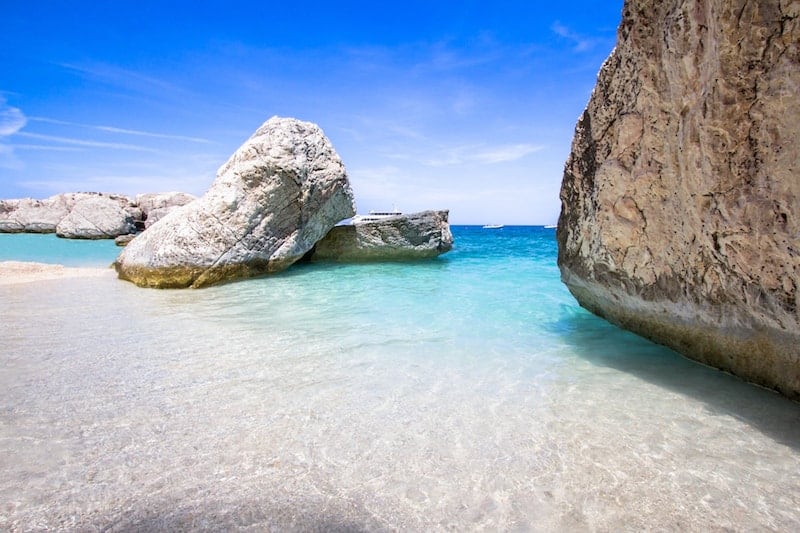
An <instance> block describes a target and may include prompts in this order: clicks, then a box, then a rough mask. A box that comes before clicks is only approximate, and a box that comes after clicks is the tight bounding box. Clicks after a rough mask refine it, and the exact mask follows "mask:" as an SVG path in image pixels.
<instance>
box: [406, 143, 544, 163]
mask: <svg viewBox="0 0 800 533" xmlns="http://www.w3.org/2000/svg"><path fill="white" fill-rule="evenodd" d="M543 148H544V147H543V146H540V145H536V144H526V143H522V144H505V145H497V146H485V145H475V144H472V145H463V146H456V147H453V148H446V149H442V150H440V151H439V152H438V153H437V154H436V155H435V156H433V157H428V158H421V159H420V162H421V163H423V164H425V165H427V166H432V167H449V166H457V165H466V164H480V165H492V164H497V163H508V162H510V161H517V160H518V159H522V158H523V157H526V156H528V155H530V154H532V153H535V152H538V151H540V150H542V149H543Z"/></svg>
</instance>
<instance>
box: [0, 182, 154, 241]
mask: <svg viewBox="0 0 800 533" xmlns="http://www.w3.org/2000/svg"><path fill="white" fill-rule="evenodd" d="M137 217H141V211H140V210H139V209H138V208H137V207H136V206H135V205H133V204H132V202H131V199H130V198H128V197H127V196H122V195H118V194H104V193H64V194H58V195H55V196H51V197H50V198H46V199H44V200H33V199H30V198H23V199H18V200H0V233H57V234H58V235H59V236H60V237H69V238H78V239H109V238H110V239H113V238H114V237H116V236H117V235H121V234H124V233H131V232H133V231H136V228H135V226H134V220H135V219H136V218H137Z"/></svg>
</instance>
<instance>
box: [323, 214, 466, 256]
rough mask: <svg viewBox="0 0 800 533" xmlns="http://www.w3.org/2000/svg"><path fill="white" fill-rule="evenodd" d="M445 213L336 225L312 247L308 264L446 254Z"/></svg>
mask: <svg viewBox="0 0 800 533" xmlns="http://www.w3.org/2000/svg"><path fill="white" fill-rule="evenodd" d="M448 214H449V213H448V211H446V210H442V211H422V212H420V213H413V214H409V215H398V216H393V217H389V218H385V219H382V220H378V221H374V222H359V223H354V224H349V225H342V226H336V227H335V228H333V229H332V230H331V231H330V232H328V234H327V235H326V236H325V238H323V239H322V240H321V241H319V242H318V243H317V244H316V246H315V247H314V252H313V254H312V255H311V257H310V259H311V260H312V261H334V262H369V261H411V260H417V259H429V258H431V257H436V256H438V255H441V254H443V253H446V252H448V251H450V249H451V248H452V247H453V234H452V233H451V231H450V225H449V224H448V222H447V219H448Z"/></svg>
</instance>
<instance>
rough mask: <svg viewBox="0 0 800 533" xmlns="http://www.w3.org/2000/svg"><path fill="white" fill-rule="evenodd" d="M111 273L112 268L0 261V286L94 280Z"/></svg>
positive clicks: (112, 271)
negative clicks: (75, 279)
mask: <svg viewBox="0 0 800 533" xmlns="http://www.w3.org/2000/svg"><path fill="white" fill-rule="evenodd" d="M113 273H114V270H113V269H112V268H101V267H67V266H64V265H58V264H51V263H37V262H32V261H0V286H4V285H18V284H22V283H33V282H37V281H50V280H57V279H68V278H94V277H101V276H105V275H112V274H113Z"/></svg>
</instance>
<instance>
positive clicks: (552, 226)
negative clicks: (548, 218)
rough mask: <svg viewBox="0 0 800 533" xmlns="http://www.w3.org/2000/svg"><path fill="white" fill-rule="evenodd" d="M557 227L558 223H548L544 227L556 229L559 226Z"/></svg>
mask: <svg viewBox="0 0 800 533" xmlns="http://www.w3.org/2000/svg"><path fill="white" fill-rule="evenodd" d="M557 227H558V225H557V224H547V225H545V227H544V228H545V229H555V228H557Z"/></svg>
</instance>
